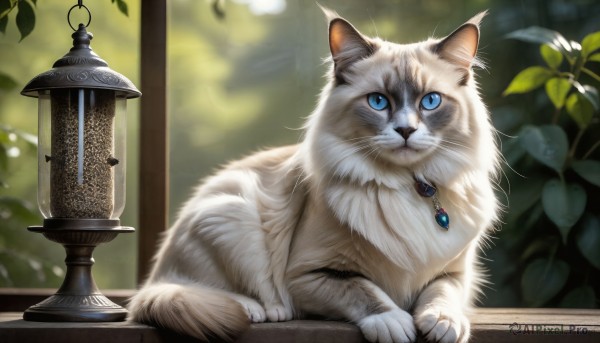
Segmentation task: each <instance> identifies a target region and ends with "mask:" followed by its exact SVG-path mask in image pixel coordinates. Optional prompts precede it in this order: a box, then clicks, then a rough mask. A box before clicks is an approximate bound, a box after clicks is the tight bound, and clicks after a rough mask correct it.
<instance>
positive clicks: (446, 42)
mask: <svg viewBox="0 0 600 343" xmlns="http://www.w3.org/2000/svg"><path fill="white" fill-rule="evenodd" d="M486 14H487V11H484V12H481V13H479V14H478V15H476V16H474V17H473V18H471V19H470V20H469V21H467V22H466V23H464V24H463V25H462V26H461V27H459V28H458V29H456V30H455V31H454V32H452V33H451V34H450V35H449V36H448V37H446V38H444V39H443V40H442V41H441V42H439V43H438V44H436V45H435V46H434V49H433V50H434V52H435V53H437V54H438V55H439V56H440V57H441V58H443V59H445V60H447V61H449V62H451V63H454V64H456V65H458V66H460V67H462V68H466V69H469V68H471V66H472V65H473V64H474V62H476V59H475V55H476V54H477V47H478V45H479V24H480V23H481V20H482V19H483V17H485V15H486Z"/></svg>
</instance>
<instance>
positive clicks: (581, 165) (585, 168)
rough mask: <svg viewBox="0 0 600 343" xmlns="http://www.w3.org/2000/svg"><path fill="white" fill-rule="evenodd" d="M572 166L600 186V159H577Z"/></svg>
mask: <svg viewBox="0 0 600 343" xmlns="http://www.w3.org/2000/svg"><path fill="white" fill-rule="evenodd" d="M571 167H572V168H573V170H574V171H575V172H576V173H577V174H579V176H581V177H582V178H584V179H585V180H586V181H587V182H589V183H591V184H594V185H596V186H598V187H600V161H594V160H583V161H575V162H573V164H572V165H571ZM599 250H600V249H599Z"/></svg>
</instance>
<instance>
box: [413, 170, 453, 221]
mask: <svg viewBox="0 0 600 343" xmlns="http://www.w3.org/2000/svg"><path fill="white" fill-rule="evenodd" d="M415 188H416V189H417V193H419V195H420V196H422V197H424V198H431V202H432V203H433V210H434V211H435V216H434V217H435V221H436V223H437V224H438V225H439V226H440V227H441V228H443V229H445V230H448V228H449V227H450V216H449V215H448V213H447V212H446V211H445V210H444V208H443V207H442V205H441V204H440V200H439V199H438V197H437V194H436V193H437V188H435V186H434V185H430V184H428V183H426V182H425V181H421V180H419V179H417V178H416V177H415Z"/></svg>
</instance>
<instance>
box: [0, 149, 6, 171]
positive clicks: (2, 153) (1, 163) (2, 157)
mask: <svg viewBox="0 0 600 343" xmlns="http://www.w3.org/2000/svg"><path fill="white" fill-rule="evenodd" d="M7 169H8V154H7V153H6V147H5V146H4V145H0V170H4V171H6V170H7Z"/></svg>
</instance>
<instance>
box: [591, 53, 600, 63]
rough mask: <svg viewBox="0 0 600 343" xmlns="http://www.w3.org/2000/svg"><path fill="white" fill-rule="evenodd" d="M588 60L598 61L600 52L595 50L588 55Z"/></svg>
mask: <svg viewBox="0 0 600 343" xmlns="http://www.w3.org/2000/svg"><path fill="white" fill-rule="evenodd" d="M588 61H593V62H600V52H597V53H595V54H593V55H591V56H590V57H588Z"/></svg>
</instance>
